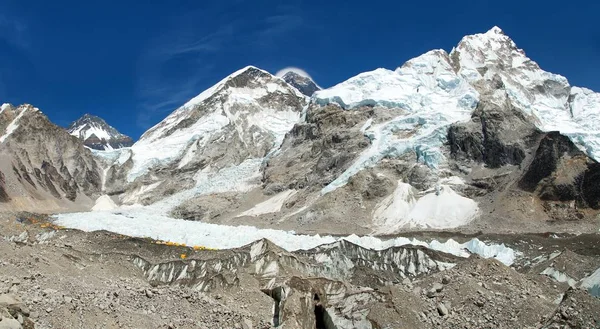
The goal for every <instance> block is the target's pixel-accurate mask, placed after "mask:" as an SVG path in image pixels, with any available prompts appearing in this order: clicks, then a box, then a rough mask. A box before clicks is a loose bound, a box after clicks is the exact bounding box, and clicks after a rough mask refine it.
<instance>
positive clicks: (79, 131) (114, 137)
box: [67, 113, 133, 150]
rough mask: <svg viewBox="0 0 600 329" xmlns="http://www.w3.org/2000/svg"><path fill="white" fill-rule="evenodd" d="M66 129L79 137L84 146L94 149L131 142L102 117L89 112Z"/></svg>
mask: <svg viewBox="0 0 600 329" xmlns="http://www.w3.org/2000/svg"><path fill="white" fill-rule="evenodd" d="M67 131H68V132H69V134H71V135H73V136H75V137H77V138H79V139H81V140H82V141H83V143H84V144H85V146H87V147H89V148H92V149H96V150H112V149H117V148H123V147H128V146H131V145H132V144H133V140H132V139H131V137H129V136H126V135H123V134H121V133H120V132H119V131H118V130H117V129H115V128H114V127H112V126H110V125H109V124H108V123H106V121H104V119H102V118H100V117H98V116H95V115H93V114H89V113H86V114H84V115H82V116H81V118H79V119H77V120H75V121H74V122H73V123H71V125H70V126H69V128H67Z"/></svg>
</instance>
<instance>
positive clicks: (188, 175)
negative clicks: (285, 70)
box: [107, 66, 307, 193]
mask: <svg viewBox="0 0 600 329" xmlns="http://www.w3.org/2000/svg"><path fill="white" fill-rule="evenodd" d="M306 101H307V100H306V97H305V96H304V95H302V94H301V93H300V92H298V91H297V90H296V89H295V88H293V87H292V86H290V85H288V84H287V83H285V81H283V80H281V79H279V78H277V77H274V76H273V75H271V74H269V73H268V72H266V71H263V70H260V69H258V68H255V67H252V66H249V67H246V68H243V69H241V70H239V71H237V72H234V73H233V74H231V75H230V76H228V77H226V78H224V79H223V80H221V81H220V82H219V83H217V84H216V85H215V86H213V87H211V88H209V89H208V90H206V91H204V92H203V93H201V94H200V95H198V96H197V97H195V98H193V99H192V100H190V101H189V102H187V103H186V104H185V105H183V106H182V107H180V108H179V109H177V110H176V111H174V112H173V113H172V114H171V115H169V116H168V117H167V118H166V119H165V120H163V121H162V122H160V123H159V124H157V125H156V126H154V127H153V128H151V129H150V130H148V131H147V132H146V133H144V134H143V136H142V137H141V138H140V140H139V141H138V142H136V143H135V144H134V145H133V146H132V147H131V151H130V154H129V157H128V158H122V161H121V164H120V165H119V166H116V167H115V168H114V169H112V170H111V171H109V172H108V175H109V177H108V179H107V181H108V186H109V188H110V187H111V186H113V187H115V189H117V188H118V187H119V185H126V184H130V187H131V188H133V189H136V188H138V187H139V188H142V187H141V186H142V185H144V186H148V185H151V184H154V183H158V184H161V187H160V188H158V189H155V190H154V192H153V193H161V192H160V191H163V192H164V191H166V190H171V191H172V190H175V191H178V190H181V189H182V188H191V187H193V186H195V185H196V184H197V183H198V182H199V179H200V178H199V176H198V175H199V174H200V172H203V173H210V172H215V171H218V170H220V169H222V168H225V167H229V166H236V165H240V164H242V163H243V162H244V161H255V159H258V162H256V161H255V162H256V163H257V164H258V165H259V164H260V159H262V158H264V157H265V156H266V155H267V154H268V153H269V152H271V151H272V150H274V149H277V147H278V146H279V145H280V144H281V142H282V141H283V138H284V136H285V134H286V133H287V132H288V131H289V130H290V129H291V128H292V127H293V126H294V124H295V123H296V122H298V121H299V120H300V114H301V111H302V109H303V107H304V106H305V104H306ZM134 181H137V182H136V183H134V184H131V183H132V182H134ZM154 187H156V185H155V186H154ZM131 188H130V191H131ZM132 193H133V192H132ZM170 193H172V192H170Z"/></svg>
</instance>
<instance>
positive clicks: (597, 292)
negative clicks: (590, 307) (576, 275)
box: [581, 267, 600, 297]
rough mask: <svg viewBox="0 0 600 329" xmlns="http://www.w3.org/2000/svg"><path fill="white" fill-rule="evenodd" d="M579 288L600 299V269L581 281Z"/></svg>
mask: <svg viewBox="0 0 600 329" xmlns="http://www.w3.org/2000/svg"><path fill="white" fill-rule="evenodd" d="M581 287H582V288H584V289H587V291H588V292H589V293H590V294H591V295H592V296H596V297H600V267H599V268H598V269H597V270H596V271H595V272H594V273H592V274H591V275H590V276H588V277H586V278H584V279H583V280H581Z"/></svg>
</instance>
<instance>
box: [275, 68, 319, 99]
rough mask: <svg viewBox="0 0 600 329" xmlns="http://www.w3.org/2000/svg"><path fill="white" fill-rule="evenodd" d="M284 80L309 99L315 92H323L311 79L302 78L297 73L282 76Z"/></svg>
mask: <svg viewBox="0 0 600 329" xmlns="http://www.w3.org/2000/svg"><path fill="white" fill-rule="evenodd" d="M282 79H283V80H285V82H287V83H289V84H290V85H292V86H293V87H294V88H296V89H298V90H299V91H300V92H301V93H303V94H304V95H306V96H308V97H310V96H312V95H313V94H314V93H315V91H318V90H321V88H319V86H317V84H316V83H315V82H314V81H312V79H311V78H309V77H305V76H302V75H300V74H298V73H296V72H292V71H290V72H287V73H286V74H284V75H283V76H282Z"/></svg>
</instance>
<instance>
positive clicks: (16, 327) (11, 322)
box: [0, 294, 35, 329]
mask: <svg viewBox="0 0 600 329" xmlns="http://www.w3.org/2000/svg"><path fill="white" fill-rule="evenodd" d="M34 327H35V326H34V324H33V322H32V321H31V320H30V319H29V308H27V306H25V304H24V303H23V301H21V299H20V298H18V297H17V296H15V295H12V294H0V329H33V328H34Z"/></svg>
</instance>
